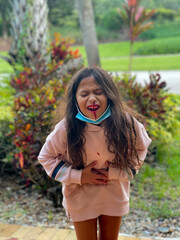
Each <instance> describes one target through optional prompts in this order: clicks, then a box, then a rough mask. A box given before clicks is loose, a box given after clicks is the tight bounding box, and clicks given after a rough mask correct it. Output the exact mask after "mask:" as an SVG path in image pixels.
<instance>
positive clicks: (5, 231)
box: [0, 223, 162, 240]
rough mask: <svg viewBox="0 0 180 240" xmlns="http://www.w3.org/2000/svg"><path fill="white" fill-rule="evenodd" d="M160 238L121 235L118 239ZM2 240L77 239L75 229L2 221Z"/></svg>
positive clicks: (0, 225)
mask: <svg viewBox="0 0 180 240" xmlns="http://www.w3.org/2000/svg"><path fill="white" fill-rule="evenodd" d="M152 239H156V240H160V239H162V238H142V237H133V236H127V235H120V236H119V238H118V240H152ZM0 240H76V234H75V231H74V230H68V229H55V228H44V227H40V226H39V227H32V226H20V225H8V224H5V223H0Z"/></svg>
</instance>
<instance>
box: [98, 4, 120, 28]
mask: <svg viewBox="0 0 180 240" xmlns="http://www.w3.org/2000/svg"><path fill="white" fill-rule="evenodd" d="M99 25H100V26H101V27H103V28H105V29H107V30H120V29H121V28H122V26H123V20H122V18H121V17H120V15H119V13H118V12H117V9H115V8H113V9H110V10H109V11H107V12H106V13H105V14H103V15H102V17H101V19H100V20H99Z"/></svg>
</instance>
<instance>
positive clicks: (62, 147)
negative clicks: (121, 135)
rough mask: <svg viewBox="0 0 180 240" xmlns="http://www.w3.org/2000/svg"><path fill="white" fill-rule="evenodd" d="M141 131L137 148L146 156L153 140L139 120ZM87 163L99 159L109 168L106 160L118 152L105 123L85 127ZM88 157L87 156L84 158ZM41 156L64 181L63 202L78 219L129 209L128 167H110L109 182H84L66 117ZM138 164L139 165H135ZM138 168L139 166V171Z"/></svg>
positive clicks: (48, 168)
mask: <svg viewBox="0 0 180 240" xmlns="http://www.w3.org/2000/svg"><path fill="white" fill-rule="evenodd" d="M135 127H136V133H137V152H138V155H139V159H140V160H142V161H143V160H144V159H145V157H146V154H147V148H148V146H149V144H150V143H151V139H150V138H149V137H148V135H147V133H146V130H145V128H144V126H143V125H142V124H141V123H139V122H138V121H137V120H135ZM84 135H85V138H86V142H85V152H86V156H87V159H86V161H84V164H85V166H87V165H89V164H90V163H91V162H93V161H95V160H98V164H97V165H96V166H95V167H96V168H99V169H101V168H105V167H106V166H105V162H106V161H107V160H108V161H111V162H112V160H113V158H114V154H113V153H111V152H109V151H108V149H107V145H106V137H105V135H104V129H103V128H102V127H99V126H96V125H92V124H89V123H87V128H86V131H85V134H84ZM84 159H85V158H84ZM38 160H39V161H40V163H41V164H42V166H43V167H44V169H45V171H46V172H47V174H48V175H49V176H51V177H53V178H54V179H55V180H57V181H59V182H62V185H63V196H64V198H63V206H64V208H65V210H66V213H67V215H68V216H69V217H71V218H72V220H73V221H74V222H78V221H84V220H87V219H92V218H96V217H98V216H99V215H110V216H123V215H125V214H127V213H128V211H129V185H130V184H129V180H131V179H132V178H133V174H131V176H129V175H128V174H127V172H126V171H122V170H120V169H118V168H114V167H110V168H109V179H110V180H111V181H110V182H109V183H108V184H107V185H88V184H83V185H81V174H82V170H76V169H73V168H72V165H71V161H70V159H69V156H68V149H67V132H66V120H65V119H63V120H62V121H60V122H59V123H58V124H57V125H56V127H55V129H54V131H53V132H51V134H50V135H49V136H48V137H47V139H46V142H45V144H44V145H43V147H42V149H41V151H40V154H39V156H38ZM134 167H136V166H134ZM137 172H138V169H137V171H136V173H137Z"/></svg>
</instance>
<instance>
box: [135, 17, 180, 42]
mask: <svg viewBox="0 0 180 240" xmlns="http://www.w3.org/2000/svg"><path fill="white" fill-rule="evenodd" d="M179 26H180V19H179V20H178V19H177V20H176V21H172V22H170V21H163V23H159V22H155V23H154V27H153V28H152V29H149V30H148V31H146V32H143V33H142V34H141V35H140V39H152V38H166V37H168V38H169V37H175V36H180V27H179Z"/></svg>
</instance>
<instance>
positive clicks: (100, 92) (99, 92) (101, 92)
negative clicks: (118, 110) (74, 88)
mask: <svg viewBox="0 0 180 240" xmlns="http://www.w3.org/2000/svg"><path fill="white" fill-rule="evenodd" d="M94 93H95V94H96V95H101V94H104V91H103V90H102V89H97V90H95V91H94Z"/></svg>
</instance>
